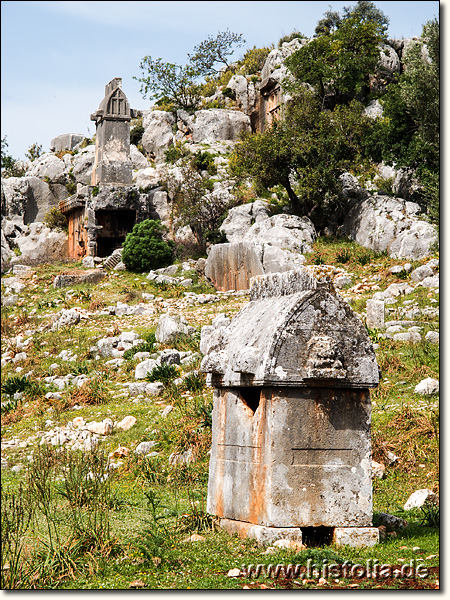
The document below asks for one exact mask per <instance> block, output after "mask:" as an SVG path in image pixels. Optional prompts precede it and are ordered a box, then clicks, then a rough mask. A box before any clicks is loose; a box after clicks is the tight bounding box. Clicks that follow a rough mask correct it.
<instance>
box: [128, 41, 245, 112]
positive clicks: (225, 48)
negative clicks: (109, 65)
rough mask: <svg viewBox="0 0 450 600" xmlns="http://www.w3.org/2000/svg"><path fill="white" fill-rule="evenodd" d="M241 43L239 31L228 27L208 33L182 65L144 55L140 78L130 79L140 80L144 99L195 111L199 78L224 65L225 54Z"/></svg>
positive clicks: (225, 63)
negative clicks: (211, 33)
mask: <svg viewBox="0 0 450 600" xmlns="http://www.w3.org/2000/svg"><path fill="white" fill-rule="evenodd" d="M244 43H245V40H244V39H243V37H242V35H241V34H237V33H232V32H231V31H229V30H228V29H227V30H226V31H223V32H220V31H219V32H218V34H217V35H216V36H215V37H213V36H209V37H208V38H207V39H206V40H205V41H203V42H201V43H200V44H199V45H198V46H195V48H194V53H193V54H192V55H189V54H188V62H187V64H186V65H184V66H181V65H177V64H175V63H170V62H165V61H163V60H162V59H161V58H157V59H153V58H152V57H151V56H145V57H144V58H143V59H142V60H141V62H140V63H139V68H140V69H141V77H133V79H136V80H137V81H139V82H140V83H141V88H140V92H141V94H142V95H143V97H144V98H146V97H148V98H151V99H153V100H156V101H158V102H160V103H161V102H165V103H168V104H172V105H173V106H174V108H181V109H184V110H188V111H191V110H195V109H196V108H198V106H199V104H200V99H201V98H200V86H199V82H200V80H201V79H202V78H206V77H210V76H211V75H214V74H217V73H218V72H219V70H218V69H217V68H216V65H217V64H219V65H220V64H221V65H224V66H225V67H227V66H228V57H229V56H231V55H232V54H233V52H234V51H235V49H236V47H239V46H242V45H243V44H244Z"/></svg>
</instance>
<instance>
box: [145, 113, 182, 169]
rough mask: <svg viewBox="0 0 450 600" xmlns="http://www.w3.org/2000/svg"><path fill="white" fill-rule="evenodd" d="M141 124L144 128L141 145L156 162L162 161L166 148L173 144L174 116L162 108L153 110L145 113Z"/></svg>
mask: <svg viewBox="0 0 450 600" xmlns="http://www.w3.org/2000/svg"><path fill="white" fill-rule="evenodd" d="M142 125H143V127H144V129H145V131H144V135H143V136H142V141H141V143H142V147H143V148H144V150H145V152H146V153H147V155H148V156H150V157H151V158H152V159H154V160H155V161H156V162H164V158H165V152H166V150H168V149H169V148H170V146H172V145H173V136H174V131H173V128H174V125H175V117H174V116H173V114H172V113H169V112H166V111H163V110H153V111H149V112H147V113H146V114H145V116H144V119H143V123H142Z"/></svg>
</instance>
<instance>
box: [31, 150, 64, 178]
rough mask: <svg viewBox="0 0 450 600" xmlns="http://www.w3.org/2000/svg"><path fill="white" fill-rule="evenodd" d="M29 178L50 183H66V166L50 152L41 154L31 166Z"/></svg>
mask: <svg viewBox="0 0 450 600" xmlns="http://www.w3.org/2000/svg"><path fill="white" fill-rule="evenodd" d="M28 175H29V176H33V177H39V179H44V180H45V181H47V182H51V183H61V184H63V185H65V184H66V183H67V172H66V165H65V163H64V161H63V160H61V159H60V158H58V157H57V156H55V155H54V154H53V153H51V152H47V153H45V154H42V156H40V157H39V158H37V159H36V160H34V161H33V162H32V164H31V169H30V171H29V172H28Z"/></svg>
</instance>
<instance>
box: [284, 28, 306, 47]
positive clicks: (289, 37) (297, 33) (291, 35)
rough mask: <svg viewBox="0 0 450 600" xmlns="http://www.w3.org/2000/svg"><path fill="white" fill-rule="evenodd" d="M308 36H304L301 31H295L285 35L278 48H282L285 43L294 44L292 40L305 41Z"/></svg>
mask: <svg viewBox="0 0 450 600" xmlns="http://www.w3.org/2000/svg"><path fill="white" fill-rule="evenodd" d="M305 37H306V36H305V35H303V33H300V31H297V30H296V29H294V31H293V32H292V33H289V34H288V35H284V36H283V37H282V38H280V40H279V41H278V48H281V46H282V45H283V44H284V43H285V42H292V40H295V38H298V39H300V40H301V39H303V38H305Z"/></svg>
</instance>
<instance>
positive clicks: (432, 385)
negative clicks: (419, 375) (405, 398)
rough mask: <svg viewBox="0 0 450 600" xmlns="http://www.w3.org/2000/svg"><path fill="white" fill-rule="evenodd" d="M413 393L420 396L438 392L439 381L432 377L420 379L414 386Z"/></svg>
mask: <svg viewBox="0 0 450 600" xmlns="http://www.w3.org/2000/svg"><path fill="white" fill-rule="evenodd" d="M414 393H415V394H421V395H422V396H431V395H432V394H438V393H439V381H438V380H437V379H433V378H432V377H427V378H426V379H422V381H421V382H420V383H418V384H417V385H416V387H415V388H414Z"/></svg>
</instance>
